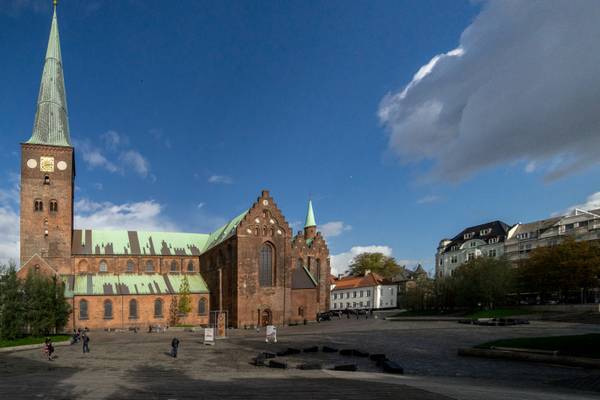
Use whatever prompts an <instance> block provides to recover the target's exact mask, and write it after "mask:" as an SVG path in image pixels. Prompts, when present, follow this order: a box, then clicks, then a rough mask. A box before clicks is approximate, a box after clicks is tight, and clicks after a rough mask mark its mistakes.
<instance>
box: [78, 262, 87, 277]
mask: <svg viewBox="0 0 600 400" xmlns="http://www.w3.org/2000/svg"><path fill="white" fill-rule="evenodd" d="M87 272H88V262H87V260H81V261H79V273H80V274H86V273H87Z"/></svg>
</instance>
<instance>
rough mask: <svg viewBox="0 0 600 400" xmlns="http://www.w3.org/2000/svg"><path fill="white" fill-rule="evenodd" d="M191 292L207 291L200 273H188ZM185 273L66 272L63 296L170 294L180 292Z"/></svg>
mask: <svg viewBox="0 0 600 400" xmlns="http://www.w3.org/2000/svg"><path fill="white" fill-rule="evenodd" d="M185 276H187V279H188V282H189V284H190V293H208V287H207V286H206V282H204V279H202V276H200V274H189V275H185ZM183 277H184V275H174V274H170V275H163V274H143V275H138V274H121V275H116V274H95V275H65V276H63V277H62V279H63V281H64V282H65V297H69V298H71V297H73V296H99V295H101V296H102V295H143V294H159V295H161V294H162V295H171V294H177V293H179V289H180V288H181V283H182V282H183Z"/></svg>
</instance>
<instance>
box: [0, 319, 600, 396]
mask: <svg viewBox="0 0 600 400" xmlns="http://www.w3.org/2000/svg"><path fill="white" fill-rule="evenodd" d="M588 332H600V326H598V325H589V324H588V325H583V324H573V323H558V322H536V321H534V322H532V324H531V325H522V326H515V327H483V326H471V325H460V324H457V323H456V322H451V321H439V322H436V321H424V322H419V321H406V322H404V321H395V322H391V321H384V320H381V319H369V320H358V321H357V320H353V319H350V320H347V319H341V320H334V321H329V322H324V323H321V324H309V325H306V326H304V325H301V326H293V327H283V328H280V329H279V332H278V343H276V344H275V343H265V341H264V333H265V332H264V331H262V332H260V333H257V332H256V331H254V330H248V331H245V330H231V331H230V337H229V338H228V339H222V340H217V342H216V344H215V345H214V346H205V345H204V344H203V343H202V335H201V334H200V333H194V332H173V331H171V332H166V333H152V334H149V333H142V332H139V333H133V332H122V333H116V332H112V333H109V332H91V341H90V349H91V352H90V353H89V354H83V353H82V351H81V347H80V345H74V346H67V347H57V356H58V357H57V359H56V360H54V361H47V360H44V359H43V357H42V355H41V350H39V349H36V350H26V351H19V352H13V353H4V354H0V399H21V398H23V399H24V398H40V399H70V398H78V399H126V398H134V399H184V398H195V399H203V398H244V399H249V398H250V399H252V398H257V399H258V398H261V399H262V398H267V397H270V398H274V399H278V398H284V397H285V398H287V397H290V396H292V397H300V396H302V397H307V396H310V398H311V400H312V399H320V398H324V399H325V398H326V399H359V398H360V399H365V398H378V399H387V398H390V399H391V398H395V399H397V398H403V399H446V398H460V399H476V398H482V397H485V398H486V399H495V398H498V399H500V398H508V397H507V396H509V397H510V398H524V399H525V398H527V399H530V398H540V399H542V398H543V399H559V398H561V399H562V398H573V399H584V398H594V397H597V396H598V393H597V392H591V390H597V389H595V388H594V386H597V382H598V376H599V375H600V371H596V372H594V371H586V370H583V369H578V368H565V367H560V366H553V365H545V364H530V363H520V362H513V361H503V360H487V359H479V358H463V357H459V356H458V355H457V353H456V350H457V349H458V348H459V347H465V346H473V345H475V344H478V343H481V342H485V341H489V340H494V339H499V338H507V337H518V336H542V335H562V334H574V333H588ZM173 336H177V337H178V338H179V339H180V340H181V346H180V350H179V357H178V358H177V359H173V358H171V357H169V355H168V352H169V344H170V341H171V338H172V337H173ZM313 345H318V346H323V345H329V346H332V347H336V348H338V349H341V348H356V349H360V350H362V351H365V352H370V353H385V354H386V355H387V356H388V357H389V358H391V359H393V360H395V361H397V362H398V363H399V364H400V365H402V366H403V367H404V369H405V375H404V376H395V375H389V374H382V373H381V370H380V369H379V368H378V367H376V366H375V365H374V363H372V362H371V361H369V360H368V359H365V358H355V357H343V356H340V355H332V354H325V353H322V352H318V353H302V354H299V355H294V356H289V357H278V358H277V359H278V360H282V361H286V362H287V363H288V365H289V367H290V368H289V369H286V370H275V369H269V368H266V367H255V366H253V365H251V364H250V360H251V359H252V357H254V356H256V354H257V353H259V352H262V351H271V352H276V351H279V350H283V349H286V348H287V347H294V348H300V349H302V348H305V347H309V346H313ZM304 362H320V363H321V364H322V365H323V367H324V368H326V370H316V371H301V370H298V369H295V368H294V367H295V366H296V365H298V364H301V363H304ZM348 362H352V363H356V364H357V365H358V372H339V371H331V370H328V368H329V367H331V366H333V365H335V364H339V363H348Z"/></svg>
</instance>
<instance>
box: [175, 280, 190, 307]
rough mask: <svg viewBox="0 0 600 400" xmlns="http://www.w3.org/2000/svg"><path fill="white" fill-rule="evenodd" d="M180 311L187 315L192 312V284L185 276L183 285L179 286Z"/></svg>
mask: <svg viewBox="0 0 600 400" xmlns="http://www.w3.org/2000/svg"><path fill="white" fill-rule="evenodd" d="M177 309H178V311H179V313H180V314H183V315H186V314H187V313H189V312H190V311H192V298H191V293H190V282H189V281H188V278H187V276H185V275H184V276H183V280H182V281H181V285H180V286H179V305H178V308H177Z"/></svg>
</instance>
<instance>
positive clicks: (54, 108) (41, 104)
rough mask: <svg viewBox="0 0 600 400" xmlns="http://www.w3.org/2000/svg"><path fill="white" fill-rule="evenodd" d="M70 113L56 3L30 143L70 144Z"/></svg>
mask: <svg viewBox="0 0 600 400" xmlns="http://www.w3.org/2000/svg"><path fill="white" fill-rule="evenodd" d="M67 115H68V113H67V95H66V93H65V80H64V77H63V69H62V57H61V55H60V39H59V36H58V21H57V19H56V6H55V7H54V15H53V16H52V26H51V28H50V38H49V39H48V50H47V51H46V61H45V62H44V71H43V72H42V82H41V84H40V92H39V95H38V101H37V110H36V112H35V122H34V123H33V133H32V134H31V138H30V139H29V140H28V141H27V143H32V144H49V145H53V146H69V147H70V146H71V138H70V137H69V121H68V116H67Z"/></svg>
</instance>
